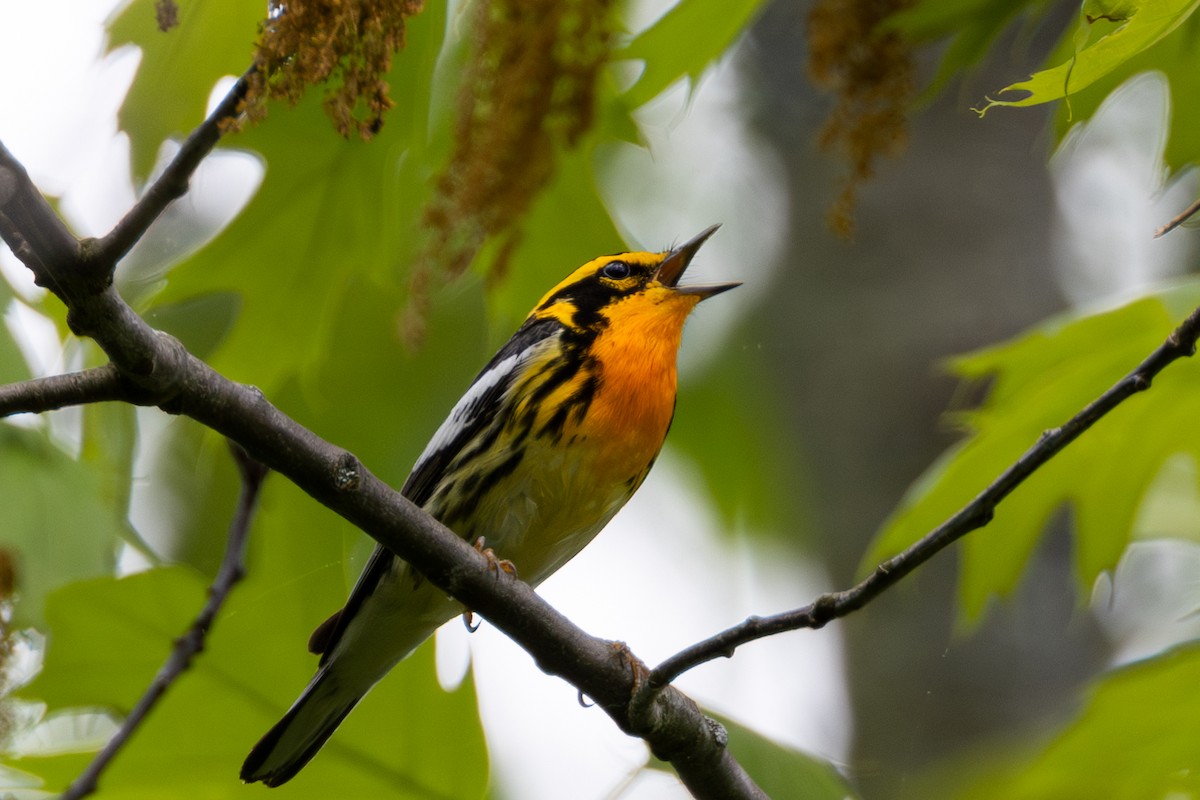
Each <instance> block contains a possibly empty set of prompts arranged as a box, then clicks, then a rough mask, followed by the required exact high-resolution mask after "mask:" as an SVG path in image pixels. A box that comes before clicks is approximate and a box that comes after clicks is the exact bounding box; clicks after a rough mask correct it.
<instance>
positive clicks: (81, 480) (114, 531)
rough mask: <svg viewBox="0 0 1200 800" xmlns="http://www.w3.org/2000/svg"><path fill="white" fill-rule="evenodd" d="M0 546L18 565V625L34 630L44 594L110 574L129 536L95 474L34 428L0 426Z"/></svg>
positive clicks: (39, 616) (41, 610)
mask: <svg viewBox="0 0 1200 800" xmlns="http://www.w3.org/2000/svg"><path fill="white" fill-rule="evenodd" d="M0 475H3V476H4V480H3V481H0V508H2V509H4V511H3V514H2V515H0V547H4V548H5V549H7V550H10V551H12V552H13V553H14V554H15V555H16V560H17V581H18V591H19V592H20V602H18V603H17V605H16V613H17V624H18V625H38V624H40V622H41V620H42V613H43V608H42V606H43V603H44V601H45V598H46V596H47V595H48V594H49V593H50V592H51V591H53V590H54V589H56V588H58V587H59V586H63V585H64V584H68V583H70V582H72V581H76V580H80V579H82V578H90V577H92V576H95V575H100V574H106V573H108V572H109V571H110V570H111V569H112V566H113V561H114V558H115V553H116V549H117V547H118V545H119V544H120V542H121V540H122V538H124V537H125V536H126V535H127V531H126V530H125V529H123V527H122V526H121V525H120V524H119V523H118V521H117V516H116V515H115V514H114V513H113V509H112V508H111V507H110V506H109V505H107V504H106V503H105V501H104V500H103V499H102V490H101V483H100V480H99V478H98V476H97V475H96V474H95V472H94V471H93V470H91V469H89V468H88V467H87V466H85V465H83V464H80V463H79V462H77V461H75V460H74V459H72V458H70V457H69V456H67V455H66V454H65V453H63V452H62V451H61V450H59V449H58V448H57V447H55V446H54V445H53V444H51V443H50V441H49V440H48V439H47V437H46V435H45V434H44V433H42V432H40V431H30V430H25V429H20V428H14V427H12V426H11V425H0Z"/></svg>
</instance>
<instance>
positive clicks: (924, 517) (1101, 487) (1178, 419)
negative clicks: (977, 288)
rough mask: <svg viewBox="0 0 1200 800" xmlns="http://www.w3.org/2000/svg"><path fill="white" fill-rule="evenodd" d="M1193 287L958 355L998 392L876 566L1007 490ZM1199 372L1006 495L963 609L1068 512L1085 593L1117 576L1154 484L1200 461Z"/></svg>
mask: <svg viewBox="0 0 1200 800" xmlns="http://www.w3.org/2000/svg"><path fill="white" fill-rule="evenodd" d="M1196 304H1200V284H1198V283H1196V282H1191V283H1188V284H1185V285H1182V286H1180V287H1177V288H1175V289H1171V290H1167V291H1164V292H1161V293H1159V294H1158V295H1156V296H1152V297H1147V298H1145V299H1142V300H1139V301H1136V302H1134V303H1130V304H1129V305H1127V306H1124V307H1122V308H1118V309H1115V310H1112V311H1107V312H1104V313H1099V314H1094V315H1090V316H1084V317H1078V318H1071V317H1066V318H1060V319H1056V320H1053V321H1051V322H1049V323H1046V324H1044V325H1042V326H1039V328H1038V329H1036V330H1034V331H1032V332H1030V333H1028V334H1025V335H1024V336H1022V337H1020V338H1018V339H1016V340H1014V341H1012V342H1008V343H1006V344H1002V345H999V346H997V347H994V348H991V349H988V350H985V351H982V352H979V353H976V354H973V355H970V356H966V357H964V358H960V359H958V360H956V361H955V362H954V363H953V365H952V366H953V369H954V371H955V372H956V373H957V374H958V375H960V376H961V377H963V378H966V379H973V380H982V379H984V378H990V379H991V380H992V381H993V382H992V385H991V390H990V392H989V394H988V397H987V400H986V402H985V403H984V404H983V406H982V407H981V408H979V409H978V410H976V411H973V412H970V413H967V414H962V415H961V417H960V418H961V420H962V421H963V422H964V424H965V425H966V426H967V428H968V430H969V432H970V435H969V437H968V438H967V439H966V440H964V441H963V442H962V443H960V444H959V445H957V446H956V447H955V448H953V449H952V450H951V451H949V452H948V453H946V454H945V455H944V456H943V457H942V458H941V459H939V461H938V462H937V463H935V464H934V465H933V466H932V467H930V469H929V470H927V471H926V473H925V475H923V476H922V477H921V478H920V479H919V480H918V481H917V482H916V483H915V484H914V485H913V487H912V488H911V489H910V490H909V492H908V494H907V496H906V497H905V499H904V500H903V501H902V503H901V505H900V506H899V507H898V508H897V510H896V511H895V512H894V514H893V515H892V517H891V519H889V520H888V521H887V523H885V525H884V527H883V529H882V530H881V532H880V534H879V535H878V537H877V538H876V540H875V542H874V544H873V545H872V547H871V549H870V551H869V553H868V555H867V557H866V559H865V564H864V565H865V566H870V565H874V564H875V563H878V562H879V561H880V560H882V559H883V558H885V557H887V556H890V555H893V554H895V553H897V552H899V551H900V550H902V549H903V548H905V547H907V546H908V545H909V544H911V543H912V542H914V541H916V540H917V539H918V538H920V537H921V536H923V535H924V534H926V533H928V532H929V531H930V530H932V529H933V528H934V527H936V526H937V525H938V524H939V523H941V522H942V521H943V520H945V519H947V518H948V517H950V515H951V514H953V513H954V512H955V511H957V510H958V509H959V508H961V507H962V506H964V505H966V504H967V503H968V502H969V501H970V500H971V499H972V498H974V497H975V495H977V494H978V493H979V492H980V491H982V490H983V489H984V488H985V487H986V486H987V485H988V484H989V483H991V482H992V481H993V480H995V479H996V477H998V476H999V475H1000V474H1001V473H1002V472H1003V471H1004V470H1005V469H1006V468H1007V467H1008V466H1009V465H1011V464H1012V463H1013V462H1015V461H1016V460H1017V458H1018V457H1020V456H1021V454H1022V453H1023V452H1024V451H1025V450H1026V449H1027V448H1028V447H1030V446H1031V445H1033V444H1034V443H1035V442H1036V441H1037V440H1038V437H1039V436H1040V434H1041V433H1042V432H1043V431H1045V430H1047V429H1049V428H1053V427H1055V426H1057V425H1061V424H1062V423H1064V422H1066V421H1067V420H1068V419H1069V418H1070V417H1071V416H1073V415H1074V414H1075V413H1076V412H1078V411H1079V410H1081V409H1082V408H1083V407H1084V406H1086V405H1087V404H1088V403H1089V402H1091V401H1092V400H1093V399H1095V398H1096V397H1097V396H1099V395H1100V394H1101V393H1102V392H1103V391H1105V390H1106V389H1108V388H1109V387H1110V386H1111V385H1112V384H1114V383H1116V381H1118V380H1119V379H1120V378H1122V377H1123V376H1124V375H1125V374H1127V373H1128V372H1129V371H1130V370H1132V369H1133V368H1134V367H1136V366H1137V365H1138V364H1139V363H1140V362H1141V360H1142V359H1143V358H1145V357H1146V356H1147V355H1148V354H1149V353H1150V352H1151V351H1153V350H1154V349H1155V348H1156V347H1158V346H1159V345H1160V344H1161V343H1162V341H1163V340H1164V339H1165V338H1166V336H1167V335H1168V334H1169V333H1170V332H1171V331H1172V329H1173V328H1174V326H1175V325H1176V324H1177V323H1178V321H1179V320H1180V319H1181V318H1182V316H1183V315H1184V314H1185V313H1186V311H1187V310H1188V309H1189V307H1194V305H1196ZM1191 366H1192V365H1191V363H1190V362H1186V363H1182V364H1176V365H1173V366H1172V367H1171V368H1169V369H1167V370H1166V371H1164V372H1163V374H1162V375H1160V376H1159V377H1158V378H1157V379H1156V380H1155V383H1154V386H1153V388H1152V389H1151V390H1150V391H1148V392H1145V393H1143V394H1140V395H1138V396H1136V397H1133V398H1131V399H1129V400H1127V401H1126V402H1125V403H1124V404H1123V405H1121V406H1120V407H1119V408H1117V409H1116V410H1115V411H1113V412H1112V413H1111V414H1109V415H1108V416H1107V417H1106V418H1104V419H1103V420H1101V421H1100V422H1099V423H1097V424H1096V426H1095V427H1093V428H1092V429H1091V430H1089V431H1088V432H1087V433H1085V434H1084V435H1083V436H1082V437H1080V438H1079V439H1078V440H1077V441H1076V442H1075V443H1073V444H1072V445H1071V446H1069V447H1068V448H1067V449H1066V450H1064V451H1063V452H1061V453H1060V454H1058V455H1057V456H1055V457H1054V458H1053V459H1052V460H1051V461H1050V462H1049V463H1047V464H1046V465H1045V466H1044V467H1043V468H1041V469H1040V470H1038V472H1037V473H1036V474H1034V475H1033V476H1032V477H1031V478H1030V479H1029V480H1028V481H1026V482H1025V483H1024V484H1023V485H1022V486H1021V487H1020V488H1018V489H1017V490H1016V491H1015V492H1014V493H1013V494H1012V495H1011V496H1009V497H1008V498H1007V499H1006V500H1005V501H1004V502H1003V503H1002V504H1001V505H1000V506H999V508H998V509H997V511H996V517H995V519H994V520H993V521H992V523H991V524H990V525H989V526H988V527H987V528H986V529H985V530H982V531H977V532H975V533H973V534H970V535H968V536H967V537H966V539H965V540H964V541H963V542H962V545H961V547H962V550H961V564H962V570H961V574H960V600H961V603H962V613H963V614H964V616H965V619H966V620H975V619H977V618H978V617H979V615H980V614H981V613H982V611H983V609H984V607H985V606H986V604H987V602H988V600H989V599H990V598H991V597H993V596H995V595H1001V596H1003V595H1006V594H1008V593H1009V592H1011V591H1012V589H1013V588H1014V587H1015V585H1016V583H1017V580H1018V579H1019V578H1020V575H1021V572H1022V570H1023V568H1024V566H1025V563H1026V561H1027V560H1028V558H1029V555H1030V553H1031V552H1032V550H1033V548H1034V547H1035V546H1036V544H1037V541H1038V539H1039V538H1040V536H1041V533H1042V530H1043V528H1044V526H1045V524H1046V522H1047V521H1048V520H1049V519H1050V517H1051V516H1052V515H1053V514H1054V513H1055V512H1056V511H1058V510H1060V509H1062V508H1065V507H1069V508H1071V509H1073V510H1074V512H1075V521H1076V527H1077V533H1076V536H1077V544H1076V548H1075V556H1076V564H1075V566H1076V572H1077V575H1078V578H1079V582H1080V589H1081V591H1083V592H1085V593H1086V592H1087V591H1088V590H1089V589H1090V586H1091V584H1092V582H1093V581H1094V579H1095V578H1096V576H1097V575H1098V574H1099V572H1101V571H1102V570H1106V569H1110V568H1112V567H1113V566H1114V565H1115V563H1116V561H1117V559H1118V558H1119V557H1120V555H1121V553H1122V552H1123V551H1124V549H1125V547H1126V546H1127V545H1128V543H1129V541H1130V538H1131V536H1132V533H1133V531H1132V526H1133V520H1134V517H1135V515H1136V512H1137V510H1138V508H1139V507H1140V505H1141V503H1142V500H1143V497H1144V495H1145V492H1146V489H1147V487H1149V486H1150V485H1151V483H1152V482H1153V481H1154V479H1155V477H1156V476H1157V475H1158V473H1159V471H1160V470H1161V468H1162V465H1163V463H1164V462H1165V461H1166V460H1167V459H1168V458H1170V457H1171V456H1173V455H1176V454H1178V453H1191V454H1196V453H1200V430H1198V429H1197V428H1196V427H1195V426H1193V425H1190V424H1188V423H1187V419H1188V416H1187V409H1188V404H1187V403H1186V402H1183V400H1182V398H1187V397H1191V396H1194V393H1196V392H1200V373H1197V371H1196V370H1195V369H1194V368H1189V367H1191Z"/></svg>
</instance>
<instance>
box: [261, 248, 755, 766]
mask: <svg viewBox="0 0 1200 800" xmlns="http://www.w3.org/2000/svg"><path fill="white" fill-rule="evenodd" d="M717 227H718V226H716V225H714V226H712V227H711V228H708V229H707V230H705V231H704V232H703V233H701V234H699V235H698V236H696V237H695V238H693V239H692V240H691V241H689V242H687V243H686V244H684V245H681V246H679V247H677V248H675V249H673V250H669V251H665V252H661V253H644V252H636V253H623V254H620V255H613V256H604V257H601V258H597V259H595V260H593V261H589V262H588V263H586V264H584V265H583V266H582V267H580V268H579V269H577V270H575V271H574V272H573V273H571V274H570V275H569V276H568V277H567V278H566V279H565V280H564V281H562V282H561V283H559V284H558V285H557V286H555V287H554V288H553V289H551V290H550V291H549V292H548V293H547V294H546V295H545V296H544V297H543V298H542V299H541V300H540V301H539V302H538V304H537V306H536V307H535V308H534V309H533V311H532V312H531V313H530V314H529V316H528V317H527V318H526V319H525V322H524V323H523V324H522V325H521V327H520V328H518V329H517V332H516V333H515V334H513V336H512V338H511V339H509V340H508V342H507V343H505V345H504V346H503V347H501V348H500V351H499V352H498V353H496V355H495V356H494V357H493V358H492V360H491V361H490V362H488V364H487V366H485V367H484V368H483V370H482V371H481V372H480V373H479V375H478V376H477V377H476V378H475V380H474V382H473V383H472V384H471V386H470V388H468V389H467V392H466V394H464V395H463V396H462V399H460V400H459V401H458V403H457V404H456V405H455V406H454V408H453V409H452V410H451V411H450V416H449V417H447V418H446V420H445V422H443V423H442V425H441V427H439V428H438V430H437V432H436V433H434V435H433V438H432V439H431V440H430V442H429V444H428V445H427V446H426V448H425V451H424V452H423V453H421V456H420V457H419V458H418V459H417V461H416V464H415V465H414V466H413V470H412V473H411V474H410V475H409V477H408V479H407V480H406V481H405V483H404V486H403V488H402V489H401V492H402V493H403V494H404V496H405V497H407V498H408V499H409V500H411V501H413V502H414V503H416V504H417V505H419V506H421V507H422V508H424V509H425V510H426V511H428V512H429V513H430V514H431V515H432V516H433V517H435V518H436V519H438V520H439V521H441V522H442V523H443V524H444V525H446V526H447V527H449V528H450V529H452V530H454V531H455V532H456V533H458V534H459V535H461V536H463V537H465V538H466V539H467V540H468V541H472V542H477V541H479V540H480V539H483V540H485V541H486V542H487V544H488V545H489V546H490V547H491V548H492V549H493V550H494V554H495V556H496V558H498V559H503V560H504V562H506V566H507V565H508V564H511V565H513V567H514V568H515V570H516V572H517V574H518V575H519V577H520V578H521V579H523V580H525V581H527V582H528V583H529V584H531V585H533V586H536V585H537V584H538V583H540V582H541V581H542V580H543V579H545V578H546V577H547V576H549V575H550V574H551V573H552V572H554V571H555V570H556V569H558V568H559V567H561V566H562V565H563V564H565V563H566V562H567V561H568V560H569V559H571V558H572V557H573V556H574V555H575V554H576V553H578V552H579V551H580V550H581V549H582V548H583V547H584V545H586V544H587V543H588V542H589V541H591V540H592V538H593V537H594V536H595V535H596V534H597V533H598V532H599V531H600V529H601V528H603V527H604V526H605V525H606V524H607V523H608V521H609V520H610V519H612V517H613V515H614V514H616V513H617V511H618V510H619V509H620V508H621V507H622V506H623V505H625V502H626V501H627V500H629V498H630V496H632V495H633V493H634V492H635V491H636V490H637V488H638V487H639V486H640V485H641V483H642V481H643V480H645V478H646V475H647V473H648V472H649V471H650V467H651V465H653V463H654V460H655V458H657V456H658V453H659V450H660V449H661V448H662V444H663V440H664V439H665V438H666V435H667V429H668V428H669V427H670V425H671V419H672V417H673V416H674V412H675V386H676V368H675V359H676V353H677V352H678V350H679V343H680V338H681V336H682V333H683V324H684V321H685V320H686V318H687V316H688V314H689V313H690V312H691V310H692V309H693V308H695V307H696V304H697V303H699V302H700V301H701V300H704V299H705V298H708V297H712V296H713V295H715V294H718V293H720V292H724V291H726V290H728V289H732V288H733V287H735V286H737V285H738V284H737V283H716V284H708V285H693V286H680V285H679V279H680V278H681V277H682V276H683V273H684V271H685V270H686V269H687V267H688V265H689V264H690V263H691V261H692V258H693V256H695V254H696V252H697V251H698V250H699V249H700V246H701V245H702V244H703V243H704V242H705V240H707V239H708V237H709V236H711V235H712V234H713V232H715V231H716V229H717ZM461 613H463V608H462V606H461V605H460V604H459V603H457V602H455V601H454V600H452V599H451V598H449V597H448V596H447V595H445V594H443V593H442V592H441V591H440V590H438V589H437V588H436V587H435V586H432V585H431V584H430V583H429V582H428V581H427V580H424V579H423V578H422V576H421V575H420V574H418V573H417V572H416V571H415V570H413V569H412V568H411V567H410V566H409V565H408V564H407V563H405V562H404V561H403V560H401V559H400V558H398V557H397V556H395V555H393V554H392V553H391V551H389V550H387V549H386V548H384V547H382V546H380V547H376V548H375V551H374V553H373V554H372V555H371V558H370V560H369V562H368V563H367V566H366V568H365V569H364V570H363V573H362V575H361V576H360V577H359V579H358V582H357V583H356V584H355V586H354V588H353V590H351V592H350V597H349V599H348V600H347V601H346V605H345V607H343V608H342V609H341V610H340V611H338V612H336V613H335V614H334V615H333V616H331V617H330V618H329V619H328V620H326V621H325V622H324V623H322V624H321V625H320V626H319V627H318V628H317V629H316V631H314V632H313V635H312V637H311V638H310V639H309V650H310V651H311V652H313V653H314V654H319V655H320V656H321V659H320V662H319V665H318V667H317V671H316V675H315V676H314V677H313V679H312V680H311V681H310V682H309V684H308V686H307V687H306V688H305V689H304V692H303V693H302V694H301V695H300V698H299V699H298V700H297V701H296V702H295V703H294V704H293V705H292V707H291V709H289V710H288V712H287V713H286V714H285V715H284V717H283V719H281V720H280V721H279V722H278V723H277V724H276V725H275V726H274V727H273V728H271V730H269V731H268V732H267V733H266V735H265V736H263V738H262V739H261V740H260V741H259V742H258V744H256V745H255V746H254V749H253V750H251V751H250V755H249V756H247V758H246V761H245V763H244V764H243V765H242V771H241V777H242V780H244V781H248V782H250V781H262V782H263V783H265V784H267V785H268V786H278V785H280V784H282V783H284V782H285V781H288V780H290V779H291V778H292V777H293V776H295V774H296V773H297V772H299V771H300V769H301V768H303V767H304V765H305V764H307V763H308V762H309V760H311V759H312V758H313V756H315V755H316V754H317V751H318V750H320V749H321V747H322V746H323V745H324V744H325V742H326V740H327V739H328V738H329V737H330V736H331V735H332V734H333V732H334V730H336V729H337V727H338V725H339V724H341V722H342V720H343V719H344V718H345V717H346V715H347V714H349V713H350V711H351V709H353V708H354V706H355V705H356V704H357V703H358V701H359V700H361V699H362V697H363V696H364V695H365V694H366V693H367V692H368V691H369V690H370V689H371V687H372V686H374V685H375V683H377V682H378V681H379V680H380V679H381V678H382V677H383V676H384V675H385V674H387V672H388V671H389V670H390V669H391V668H392V667H393V666H395V665H396V664H397V663H398V662H399V661H400V660H401V659H403V658H404V657H405V656H407V655H408V654H409V653H411V652H412V651H413V650H415V649H416V648H417V646H418V645H420V644H421V643H422V642H423V641H425V640H426V639H427V638H429V636H430V635H432V634H433V632H434V631H435V630H436V629H437V628H438V626H440V625H441V624H442V623H444V622H446V621H447V620H449V619H451V618H452V617H454V616H455V615H457V614H461Z"/></svg>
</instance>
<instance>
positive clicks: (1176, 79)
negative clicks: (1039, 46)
mask: <svg viewBox="0 0 1200 800" xmlns="http://www.w3.org/2000/svg"><path fill="white" fill-rule="evenodd" d="M1198 45H1200V16H1197V15H1195V14H1193V15H1192V16H1191V17H1189V18H1188V19H1187V20H1186V21H1185V22H1184V23H1183V24H1182V25H1180V26H1179V27H1178V28H1176V29H1175V30H1174V31H1172V32H1171V33H1170V34H1169V35H1168V36H1166V37H1165V38H1163V39H1162V40H1161V41H1159V42H1158V43H1157V44H1156V45H1154V47H1152V48H1149V49H1147V50H1145V51H1143V52H1141V53H1139V54H1137V55H1135V56H1133V57H1132V58H1130V59H1128V60H1127V61H1124V62H1122V63H1121V64H1119V65H1118V66H1117V67H1116V68H1114V69H1113V70H1112V71H1111V72H1110V73H1108V74H1107V75H1105V76H1103V77H1101V78H1098V79H1097V80H1096V81H1095V83H1093V84H1092V85H1091V86H1090V87H1088V90H1087V91H1085V92H1080V93H1079V94H1072V95H1071V102H1070V105H1069V107H1068V105H1067V104H1066V103H1063V104H1060V105H1059V107H1058V109H1057V110H1056V112H1055V115H1054V125H1055V133H1056V135H1057V137H1058V139H1059V140H1061V139H1062V138H1063V137H1065V136H1066V134H1067V132H1068V131H1069V130H1070V129H1071V127H1072V126H1073V125H1074V124H1076V123H1078V122H1082V121H1084V120H1087V119H1090V118H1091V117H1092V116H1094V115H1095V113H1096V111H1097V110H1098V109H1099V108H1100V105H1101V104H1102V103H1103V102H1104V101H1105V100H1107V99H1108V98H1109V97H1110V96H1112V95H1113V93H1114V92H1116V91H1117V90H1118V89H1119V88H1120V87H1121V85H1122V84H1124V83H1125V82H1126V81H1128V80H1130V79H1131V78H1133V77H1134V76H1136V75H1139V74H1141V73H1144V72H1151V71H1156V72H1160V73H1161V74H1162V75H1164V76H1165V77H1166V78H1167V89H1168V92H1169V94H1170V106H1169V109H1170V117H1169V120H1168V122H1167V131H1166V137H1167V138H1166V149H1165V151H1164V153H1163V159H1164V160H1165V161H1166V163H1167V166H1168V167H1169V168H1170V169H1171V171H1172V172H1177V171H1179V170H1182V169H1184V168H1185V167H1187V166H1188V165H1189V164H1196V163H1200V144H1198V143H1197V141H1196V138H1195V137H1194V136H1193V135H1192V131H1194V130H1196V126H1197V125H1200V108H1197V107H1196V104H1195V103H1193V102H1192V98H1194V97H1195V96H1196V93H1197V92H1200V49H1198ZM1063 50H1065V48H1060V51H1063ZM1053 58H1055V54H1052V55H1051V59H1053ZM1180 210H1182V209H1180ZM1163 221H1164V222H1166V220H1163Z"/></svg>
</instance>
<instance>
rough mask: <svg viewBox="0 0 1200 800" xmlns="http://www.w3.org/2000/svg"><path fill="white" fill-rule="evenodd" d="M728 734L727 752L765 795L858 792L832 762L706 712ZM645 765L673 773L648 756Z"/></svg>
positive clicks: (830, 798) (822, 799) (817, 797)
mask: <svg viewBox="0 0 1200 800" xmlns="http://www.w3.org/2000/svg"><path fill="white" fill-rule="evenodd" d="M709 716H711V717H713V718H714V719H716V720H717V721H718V722H720V723H721V725H723V726H724V727H725V730H726V732H727V733H728V734H729V752H730V753H732V754H733V757H734V758H736V759H737V760H738V763H740V764H741V765H742V766H743V767H744V768H745V769H746V772H747V773H749V775H750V777H751V778H753V779H754V782H755V783H757V784H758V786H759V788H761V789H762V790H763V791H764V792H766V794H767V795H768V796H769V797H779V798H785V797H803V798H804V800H853V798H857V797H858V793H857V792H855V791H854V789H853V788H851V786H850V784H849V783H848V782H847V781H846V779H845V778H843V777H842V775H841V774H840V773H839V772H838V771H837V768H836V767H834V766H833V764H831V763H829V762H828V761H825V760H823V759H818V758H816V757H814V756H810V755H808V754H807V753H802V752H800V751H799V750H794V749H792V748H790V747H785V746H784V745H781V744H779V743H777V742H773V741H771V740H770V739H768V738H767V737H765V736H763V735H762V734H760V733H756V732H755V731H753V730H751V729H750V728H747V727H745V726H744V725H739V724H738V723H736V722H733V721H732V720H729V719H727V718H725V717H722V716H719V715H716V714H709ZM649 766H650V767H651V768H652V769H658V770H662V771H664V772H670V773H671V774H674V770H673V769H672V768H671V766H670V765H669V764H667V763H665V762H663V761H659V760H658V759H655V758H652V759H650V763H649Z"/></svg>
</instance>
